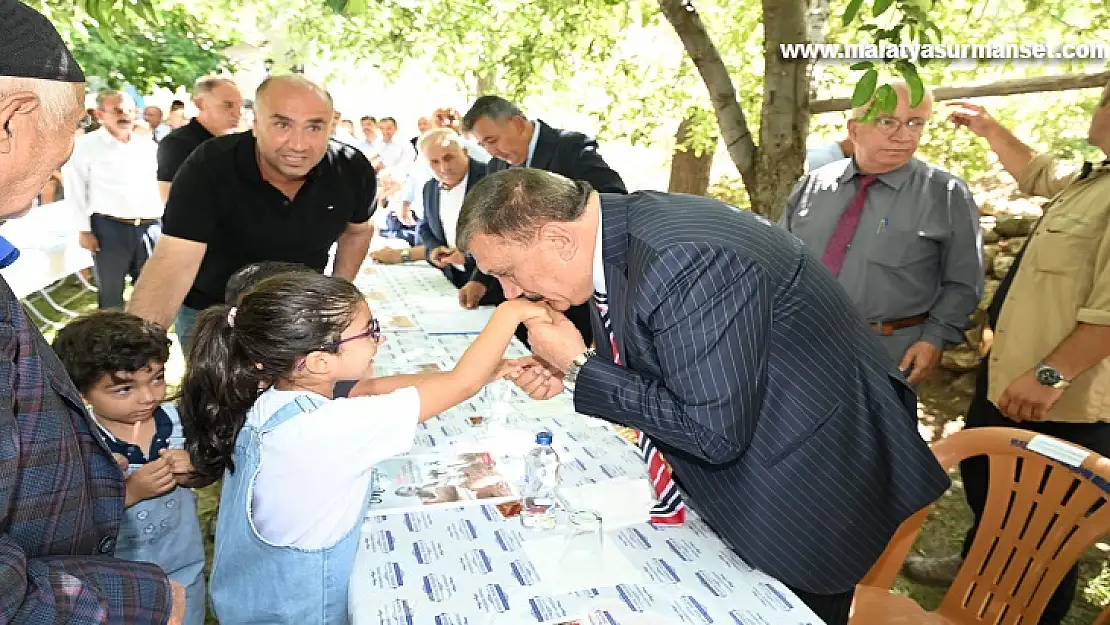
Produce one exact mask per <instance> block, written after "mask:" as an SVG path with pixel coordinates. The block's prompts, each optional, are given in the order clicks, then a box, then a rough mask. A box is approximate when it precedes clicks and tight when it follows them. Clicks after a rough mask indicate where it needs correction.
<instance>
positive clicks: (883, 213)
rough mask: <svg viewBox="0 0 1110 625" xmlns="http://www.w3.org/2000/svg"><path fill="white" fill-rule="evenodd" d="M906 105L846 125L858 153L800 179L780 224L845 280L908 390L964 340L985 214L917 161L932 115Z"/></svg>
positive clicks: (928, 101) (953, 181)
mask: <svg viewBox="0 0 1110 625" xmlns="http://www.w3.org/2000/svg"><path fill="white" fill-rule="evenodd" d="M895 91H896V93H897V94H898V105H897V107H896V108H895V110H894V111H893V112H892V113H890V114H886V113H882V114H879V115H878V116H876V117H875V118H874V119H873V120H869V121H864V119H862V118H863V117H864V114H865V113H866V107H864V108H863V109H861V110H856V111H855V112H854V113H853V115H852V117H853V119H851V120H850V121H849V122H848V134H849V137H850V139H851V140H852V142H853V143H854V144H855V154H854V156H853V158H851V159H848V160H842V161H837V162H835V163H831V164H829V165H826V166H825V167H821V168H818V169H816V170H815V171H812V172H810V173H809V174H807V175H806V177H805V178H803V179H802V181H801V182H799V183H798V186H797V187H796V188H795V189H794V192H793V193H792V194H791V196H790V200H789V202H788V205H787V207H786V210H785V211H784V213H783V216H782V221H781V225H782V226H783V227H785V228H786V229H787V230H789V231H790V232H793V233H794V234H795V235H796V236H798V238H800V239H801V240H802V241H803V242H804V243H805V244H806V246H807V247H809V249H810V251H811V252H812V253H813V254H814V255H815V256H817V258H818V259H820V260H821V261H822V263H823V264H824V265H825V266H826V267H828V269H829V270H830V271H832V273H833V274H834V275H836V276H837V278H838V279H839V281H840V285H841V286H843V287H844V289H845V290H846V291H847V292H848V295H849V296H850V297H851V298H852V301H853V302H854V303H855V305H856V307H857V308H858V309H859V310H860V312H861V313H863V316H864V318H866V319H867V320H868V321H869V322H870V323H871V327H872V329H874V331H875V333H876V334H877V335H878V336H879V340H880V342H881V343H882V344H883V346H884V347H885V348H886V350H887V352H888V353H889V354H890V356H891V357H892V358H893V359H894V361H895V362H896V363H899V368H900V369H901V370H902V371H903V372H905V373H906V376H907V381H908V382H909V383H910V384H917V383H918V382H920V381H921V380H923V379H924V378H925V377H926V376H928V375H929V374H930V373H931V372H932V371H933V369H934V368H935V367H936V365H937V363H938V362H940V355H941V350H942V349H943V348H944V347H946V346H948V345H954V344H958V343H962V342H963V341H964V331H965V330H967V328H968V327H970V325H971V320H970V315H971V313H972V312H974V311H975V308H976V306H977V305H978V304H979V296H980V293H981V292H982V289H983V261H982V249H981V248H982V239H981V237H980V234H979V210H978V208H977V207H976V206H975V201H974V200H973V199H972V198H971V193H970V192H969V191H968V188H967V185H966V184H964V182H963V181H962V180H960V179H959V178H956V177H955V176H953V175H952V174H950V173H948V172H946V171H944V170H942V169H940V168H938V167H935V166H933V165H930V164H928V163H924V162H922V161H920V160H918V159H916V158H914V153H915V152H916V151H917V147H918V144H919V143H920V141H921V133H922V131H923V130H924V128H925V125H926V123H927V122H928V119H929V115H930V113H931V111H932V97H931V96H930V95H929V94H928V93H926V95H925V97H924V98H923V99H922V101H921V102H920V103H919V104H918V105H917V106H916V107H912V108H911V107H910V105H909V91H908V89H907V87H906V86H905V85H896V86H895Z"/></svg>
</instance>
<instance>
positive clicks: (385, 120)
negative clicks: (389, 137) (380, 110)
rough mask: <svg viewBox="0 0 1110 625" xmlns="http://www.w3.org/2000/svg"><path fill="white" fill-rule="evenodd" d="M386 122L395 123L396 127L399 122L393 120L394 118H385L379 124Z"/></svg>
mask: <svg viewBox="0 0 1110 625" xmlns="http://www.w3.org/2000/svg"><path fill="white" fill-rule="evenodd" d="M386 122H393V125H394V126H396V125H397V120H395V119H393V118H392V117H383V118H381V119H379V120H378V123H379V124H384V123H386Z"/></svg>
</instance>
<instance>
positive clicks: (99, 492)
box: [0, 278, 171, 625]
mask: <svg viewBox="0 0 1110 625" xmlns="http://www.w3.org/2000/svg"><path fill="white" fill-rule="evenodd" d="M122 518H123V474H122V473H121V471H120V469H119V466H117V465H116V463H115V461H114V460H113V459H112V455H111V453H109V452H108V449H107V447H105V446H104V443H103V442H102V441H101V440H100V438H99V437H98V436H97V435H96V434H95V433H94V429H93V428H92V427H91V425H90V421H89V418H88V416H87V414H86V412H85V408H84V404H83V403H82V401H81V397H80V396H79V395H78V394H77V390H76V389H75V388H74V387H73V383H72V382H71V381H70V380H69V377H68V376H67V375H66V372H65V369H63V368H62V363H61V362H59V361H58V358H57V357H56V356H55V355H54V352H53V350H51V349H50V347H49V346H48V345H47V344H46V342H45V341H44V340H43V338H42V335H41V334H39V331H38V329H37V328H35V326H34V325H33V324H31V323H30V321H29V320H28V319H27V317H26V315H25V314H24V312H23V309H22V307H21V305H20V303H19V300H17V299H16V297H15V294H13V293H12V291H11V289H10V288H8V284H7V282H5V281H4V280H3V278H0V623H75V624H91V623H118V624H120V625H122V624H124V623H126V624H127V625H135V624H145V623H165V622H166V621H167V620H168V619H169V616H170V608H171V605H170V602H171V597H170V585H169V580H168V579H167V578H166V574H165V573H163V572H162V570H161V569H160V568H158V567H157V566H155V565H153V564H145V563H137V562H128V561H125V560H117V559H116V558H114V557H112V553H113V551H115V541H116V533H117V531H118V530H119V524H120V520H121V519H122Z"/></svg>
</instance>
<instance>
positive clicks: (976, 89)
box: [809, 72, 1110, 115]
mask: <svg viewBox="0 0 1110 625" xmlns="http://www.w3.org/2000/svg"><path fill="white" fill-rule="evenodd" d="M1107 82H1110V72H1099V73H1097V74H1065V75H1063V76H1037V77H1035V78H1014V79H1012V80H999V81H997V82H992V83H986V84H982V85H964V86H962V87H940V88H939V89H934V90H933V100H934V101H937V102H939V101H941V100H961V99H963V98H982V97H986V96H999V95H1017V94H1021V93H1041V92H1044V91H1071V90H1073V89H1092V88H1095V87H1098V88H1099V89H1101V88H1103V87H1105V86H1106V83H1107ZM850 108H852V99H851V98H830V99H828V100H814V101H813V102H810V103H809V110H810V112H811V113H813V114H815V115H816V114H818V113H832V112H835V111H846V110H848V109H850Z"/></svg>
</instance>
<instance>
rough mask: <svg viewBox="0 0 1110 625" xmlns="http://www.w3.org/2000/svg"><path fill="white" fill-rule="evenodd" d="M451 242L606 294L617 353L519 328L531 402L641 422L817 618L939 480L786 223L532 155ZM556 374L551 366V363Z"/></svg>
mask: <svg viewBox="0 0 1110 625" xmlns="http://www.w3.org/2000/svg"><path fill="white" fill-rule="evenodd" d="M458 228H459V244H460V246H462V247H463V248H464V249H466V250H468V251H469V252H470V253H471V254H473V256H474V258H475V260H476V261H477V263H478V266H479V267H481V269H482V270H483V271H484V272H486V273H488V274H490V275H492V276H495V277H497V278H498V279H499V280H500V281H501V284H502V286H503V288H504V290H505V293H506V295H507V296H508V297H516V296H518V295H521V294H524V295H525V296H526V297H530V298H532V299H542V300H545V301H547V302H548V303H549V304H550V305H551V307H552V308H554V309H556V310H562V309H565V308H567V307H568V306H570V305H572V304H581V303H583V302H589V301H591V298H592V297H593V295H594V293H595V291H598V292H605V293H607V297H608V310H609V315H610V318H611V321H612V330H613V336H614V338H615V344H616V347H617V351H618V352H619V353H620V363H619V364H618V363H616V362H614V361H613V359H612V353H611V350H610V349H609V346H608V341H606V340H604V339H602V338H601V337H603V336H605V333H606V329H604V328H602V327H601V325H600V323H598V322H597V320H598V319H599V317H598V316H596V315H595V326H594V328H595V334H597V335H598V337H599V338H598V340H597V346H598V350H597V354H596V355H595V354H593V353H592V351H588V350H587V349H586V345H585V343H584V342H583V341H582V338H581V337H580V336H579V335H578V333H577V332H575V331H574V328H573V326H571V325H570V323H568V322H566V321H565V320H563V319H561V318H559V316H557V315H556V316H555V321H554V322H553V323H536V324H530V325H529V338H530V340H531V345H532V349H533V351H534V353H535V354H536V356H538V357H539V358H541V359H542V360H543V361H544V362H546V363H547V365H549V367H550V368H545V369H543V371H542V372H540V371H537V369H539V368H540V365H533V367H532V369H531V370H530V371H528V372H526V373H525V374H523V375H521V376H520V377H518V378H517V382H518V384H519V385H520V386H521V387H522V388H524V389H525V390H526V391H528V392H529V394H530V395H532V396H533V397H536V398H546V397H550V396H552V395H554V394H555V393H557V392H559V391H561V390H562V389H563V381H564V379H565V381H566V382H567V383H568V385H569V386H572V387H573V388H572V390H573V393H574V405H575V409H576V410H578V411H579V412H582V413H585V414H590V415H596V416H598V417H603V418H605V419H608V420H610V421H613V422H616V423H620V424H623V425H627V426H631V427H633V428H637V429H639V430H641V431H642V432H644V433H645V434H646V435H648V436H649V437H650V438H651V439H652V440H654V441H655V443H656V445H657V446H658V448H659V449H660V450H661V451H662V452H663V454H664V455H665V457H666V459H667V460H669V461H670V463H671V465H672V467H673V469H674V475H675V478H676V480H677V481H678V483H679V484H681V486H682V489H683V490H684V491H685V493H686V495H687V497H686V499H687V500H688V502H689V504H690V506H691V507H692V508H693V509H694V510H695V511H696V512H697V514H698V515H700V516H701V517H702V518H703V519H704V520H705V521H707V522H708V523H709V525H710V526H712V527H713V528H714V529H715V530H716V531H717V532H718V533H719V534H720V535H721V536H722V538H723V539H724V540H725V541H726V542H727V543H728V544H729V545H731V546H732V548H733V549H734V550H735V551H736V553H737V554H738V555H740V556H741V557H742V558H744V559H745V560H746V561H747V562H749V563H750V564H752V565H754V566H756V567H759V568H760V569H762V570H763V571H765V572H767V573H768V574H770V575H772V576H774V577H776V578H778V579H780V580H782V581H783V582H784V583H785V584H787V585H788V586H790V587H791V589H792V590H794V592H795V593H796V594H797V595H798V596H799V598H801V599H802V600H803V601H804V602H805V603H806V604H807V605H809V606H810V607H811V608H812V609H813V610H814V612H816V613H817V614H818V615H819V616H821V617H822V618H823V619H825V620H826V621H827V622H829V623H846V622H847V618H848V610H849V607H850V605H851V600H852V594H853V588H854V586H855V584H856V583H857V582H858V581H859V580H860V579H861V578H862V577H863V575H864V574H865V573H866V572H867V571H868V569H869V568H870V567H871V566H872V564H873V563H874V562H875V560H876V559H877V558H878V556H879V555H880V554H881V553H882V551H883V549H884V547H885V546H886V544H887V542H888V541H889V539H890V538H891V536H892V535H893V534H894V532H895V530H896V529H897V528H898V525H899V524H900V523H901V522H902V521H903V520H905V519H906V518H908V517H909V516H910V515H912V514H913V513H914V512H916V511H917V510H919V509H921V508H922V507H924V506H926V505H928V504H929V503H930V502H932V501H934V500H935V499H936V498H937V497H939V496H940V495H941V494H942V493H943V492H944V490H945V489H946V488H947V486H948V478H947V476H946V475H945V473H944V471H943V470H942V469H941V468H940V466H939V465H938V464H937V462H936V460H935V458H934V457H933V454H932V453H931V451H930V450H929V448H928V446H927V445H926V444H925V442H924V441H923V440H922V439H921V437H920V435H919V434H918V432H917V419H916V399H915V397H914V394H913V392H912V391H911V390H910V388H909V387H908V386H906V384H905V381H904V379H903V377H902V374H901V373H900V372H899V371H898V370H897V369H896V368H895V367H894V365H893V364H892V362H890V360H889V358H888V357H887V356H886V354H885V352H883V350H882V348H881V347H880V346H879V344H878V342H876V340H875V338H874V336H873V334H872V333H871V331H870V330H869V328H868V326H867V324H866V323H865V322H864V320H863V319H862V318H861V317H860V316H859V313H857V312H856V309H855V307H854V306H853V305H852V302H851V301H850V300H849V299H848V297H847V295H846V294H845V293H844V291H843V290H842V289H841V288H840V286H839V285H838V284H837V282H836V280H835V278H833V276H832V274H830V273H829V272H828V270H826V269H825V268H824V267H823V266H822V265H821V263H819V262H817V261H816V260H814V259H813V258H812V256H811V255H810V254H809V253H807V251H806V250H805V248H804V247H803V245H802V243H801V242H800V241H799V240H798V239H796V238H795V237H793V236H792V235H790V234H788V233H786V232H783V231H781V230H779V229H777V228H776V227H775V226H774V225H772V224H770V223H769V222H767V221H766V220H764V219H762V218H760V217H758V216H756V215H753V214H751V213H746V212H743V211H740V210H738V209H735V208H732V207H730V206H727V205H725V204H722V203H721V202H718V201H716V200H712V199H709V198H704V197H696V196H688V195H677V194H666V193H655V192H642V193H633V194H631V195H610V194H600V195H599V194H597V193H595V192H593V191H592V190H591V189H590V188H589V186H588V185H586V184H583V183H581V182H574V181H570V180H568V179H566V178H563V177H561V176H557V175H553V174H550V173H546V172H539V171H535V170H524V169H520V170H509V171H505V172H498V173H496V174H490V175H488V176H487V177H486V178H485V179H484V180H483V181H482V182H481V183H479V184H478V185H477V186H476V187H475V188H474V189H473V190H472V191H471V192H470V195H468V196H467V198H466V201H465V202H464V205H463V209H462V214H461V216H460V218H459V224H458ZM564 376H565V377H564Z"/></svg>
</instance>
